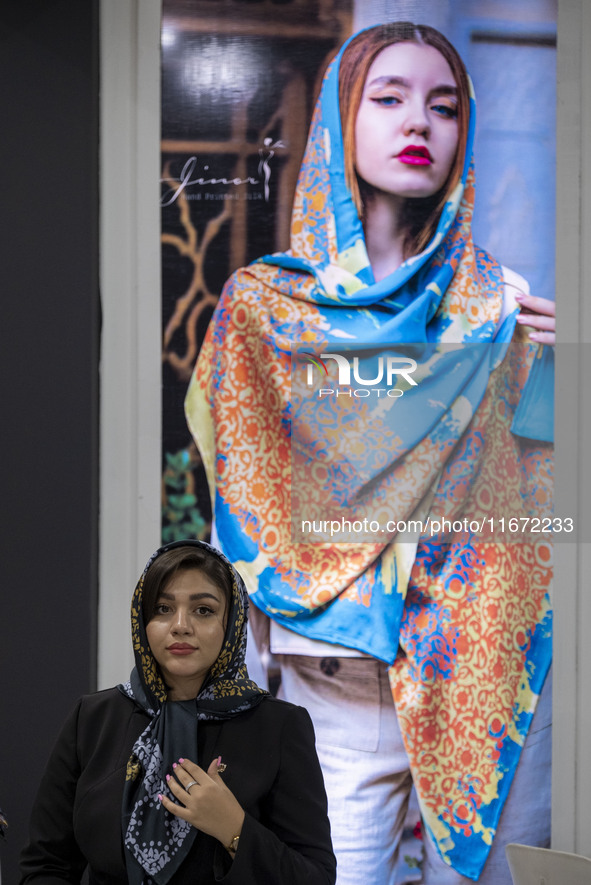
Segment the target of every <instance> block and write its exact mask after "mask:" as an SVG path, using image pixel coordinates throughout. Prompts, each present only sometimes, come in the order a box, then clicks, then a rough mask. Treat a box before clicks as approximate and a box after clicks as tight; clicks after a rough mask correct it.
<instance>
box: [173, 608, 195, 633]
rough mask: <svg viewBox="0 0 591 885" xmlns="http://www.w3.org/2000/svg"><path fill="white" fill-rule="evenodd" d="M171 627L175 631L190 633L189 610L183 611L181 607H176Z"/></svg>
mask: <svg viewBox="0 0 591 885" xmlns="http://www.w3.org/2000/svg"><path fill="white" fill-rule="evenodd" d="M172 629H173V630H174V632H175V633H190V632H191V631H192V625H191V618H190V616H189V612H187V611H184V609H181V608H179V609H177V611H176V613H175V616H174V621H173V624H172Z"/></svg>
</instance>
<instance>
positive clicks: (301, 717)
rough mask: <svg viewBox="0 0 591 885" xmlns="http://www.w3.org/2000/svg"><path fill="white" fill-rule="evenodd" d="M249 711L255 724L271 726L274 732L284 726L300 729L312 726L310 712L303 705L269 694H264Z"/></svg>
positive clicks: (265, 726) (266, 727)
mask: <svg viewBox="0 0 591 885" xmlns="http://www.w3.org/2000/svg"><path fill="white" fill-rule="evenodd" d="M249 712H250V716H251V718H252V719H255V720H256V721H257V724H262V726H263V727H264V728H265V729H271V728H272V729H273V730H274V731H275V732H277V731H279V730H281V729H284V728H286V727H287V728H288V729H292V728H293V729H296V730H301V729H302V728H303V729H307V728H308V727H311V726H312V720H311V719H310V714H309V713H308V711H307V710H306V709H305V707H298V706H297V705H296V704H290V703H289V701H283V700H281V699H280V698H274V697H272V696H271V695H267V696H265V697H264V698H263V699H262V701H261V702H260V703H259V704H257V705H256V707H253V708H252V709H251V710H250V711H249Z"/></svg>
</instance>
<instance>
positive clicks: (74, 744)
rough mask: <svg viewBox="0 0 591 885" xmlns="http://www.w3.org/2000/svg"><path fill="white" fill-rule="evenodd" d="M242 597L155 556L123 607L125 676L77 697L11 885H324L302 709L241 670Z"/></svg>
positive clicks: (190, 546)
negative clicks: (129, 640)
mask: <svg viewBox="0 0 591 885" xmlns="http://www.w3.org/2000/svg"><path fill="white" fill-rule="evenodd" d="M247 614H248V597H247V594H246V589H245V587H244V584H243V582H242V580H241V578H240V576H239V575H238V573H237V572H236V571H235V570H234V569H233V568H232V566H231V565H230V564H229V562H227V560H226V559H225V557H223V556H222V555H221V554H220V553H219V551H216V550H213V548H211V547H210V546H209V545H208V544H204V543H202V542H200V541H180V542H177V543H174V544H169V545H168V546H167V547H162V548H161V549H160V550H158V551H157V552H156V553H155V554H154V556H153V557H152V558H151V559H150V561H149V562H148V565H147V566H146V570H145V571H144V574H143V575H142V577H141V578H140V580H139V583H138V585H137V587H136V590H135V594H134V597H133V601H132V635H133V646H134V653H135V661H136V667H135V669H134V670H133V672H132V674H131V680H130V682H129V683H127V684H126V685H119V686H118V687H117V688H112V689H109V690H108V691H101V692H98V693H97V694H93V695H88V696H87V697H84V698H82V699H81V700H80V701H79V702H78V705H77V706H76V709H75V711H74V712H73V713H72V715H71V716H70V718H69V719H68V721H67V722H66V724H65V726H64V728H63V730H62V733H61V735H60V737H59V738H58V741H57V744H56V746H55V748H54V751H53V754H52V756H51V758H50V761H49V763H48V766H47V769H46V772H45V775H44V778H43V780H42V783H41V786H40V789H39V794H38V796H37V800H36V803H35V806H34V808H33V814H32V819H31V841H30V844H29V846H28V847H27V848H26V849H25V851H24V853H23V857H22V866H21V871H22V879H21V882H22V883H29V882H31V883H32V882H42V883H49V882H52V883H54V882H55V883H58V882H69V883H75V882H77V883H79V882H81V880H82V874H83V872H84V870H85V868H86V867H87V866H88V867H89V869H90V883H91V885H103V883H104V885H116V883H122V885H123V883H131V885H149V883H156V885H167V883H170V885H177V883H178V885H198V883H211V885H213V883H214V882H227V883H228V885H230V883H235V885H257V883H260V882H265V883H270V885H271V883H277V885H284V883H289V885H301V883H302V882H310V883H316V885H332V883H334V881H335V861H334V855H333V853H332V850H331V844H330V829H329V824H328V818H327V815H326V795H325V792H324V787H323V784H322V775H321V773H320V768H319V765H318V759H317V757H316V752H315V750H314V734H313V731H312V726H311V724H310V718H309V716H308V714H307V713H306V711H305V710H302V709H301V708H298V707H294V706H293V705H291V704H286V703H283V702H281V701H276V700H275V699H273V698H271V697H270V696H269V694H268V693H267V692H266V691H262V690H261V689H260V688H259V687H258V686H257V685H256V684H255V683H254V682H251V681H250V680H249V679H248V674H247V672H246V667H245V665H244V654H245V648H246V619H247Z"/></svg>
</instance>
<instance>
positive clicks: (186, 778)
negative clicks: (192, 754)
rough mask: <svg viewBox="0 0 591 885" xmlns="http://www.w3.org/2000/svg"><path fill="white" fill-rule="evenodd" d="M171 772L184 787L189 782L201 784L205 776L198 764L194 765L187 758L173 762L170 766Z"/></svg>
mask: <svg viewBox="0 0 591 885" xmlns="http://www.w3.org/2000/svg"><path fill="white" fill-rule="evenodd" d="M172 770H173V773H174V775H175V777H176V778H177V780H178V781H179V783H180V784H182V786H183V787H184V788H185V789H186V788H187V786H189V784H197V785H199V784H201V783H202V782H203V779H204V778H205V777H206V776H207V775H206V774H205V772H204V771H202V770H201V769H200V768H199V766H198V765H194V764H193V763H192V762H190V761H189V760H188V759H182V760H179V761H178V762H175V763H174V765H173V766H172Z"/></svg>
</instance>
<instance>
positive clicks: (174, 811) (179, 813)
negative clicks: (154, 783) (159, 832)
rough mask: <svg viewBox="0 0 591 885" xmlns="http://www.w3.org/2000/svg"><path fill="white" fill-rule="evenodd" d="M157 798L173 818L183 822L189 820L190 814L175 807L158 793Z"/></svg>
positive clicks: (177, 806)
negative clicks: (179, 818) (180, 819)
mask: <svg viewBox="0 0 591 885" xmlns="http://www.w3.org/2000/svg"><path fill="white" fill-rule="evenodd" d="M158 798H159V799H160V802H161V804H162V806H163V807H164V808H166V810H167V811H170V813H171V814H174V816H175V817H181V818H182V819H183V820H189V817H190V812H189V811H188V810H187V809H186V808H185V807H184V806H183V805H177V804H176V803H175V802H173V801H172V800H171V799H169V798H168V796H164V795H163V794H162V793H158Z"/></svg>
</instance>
